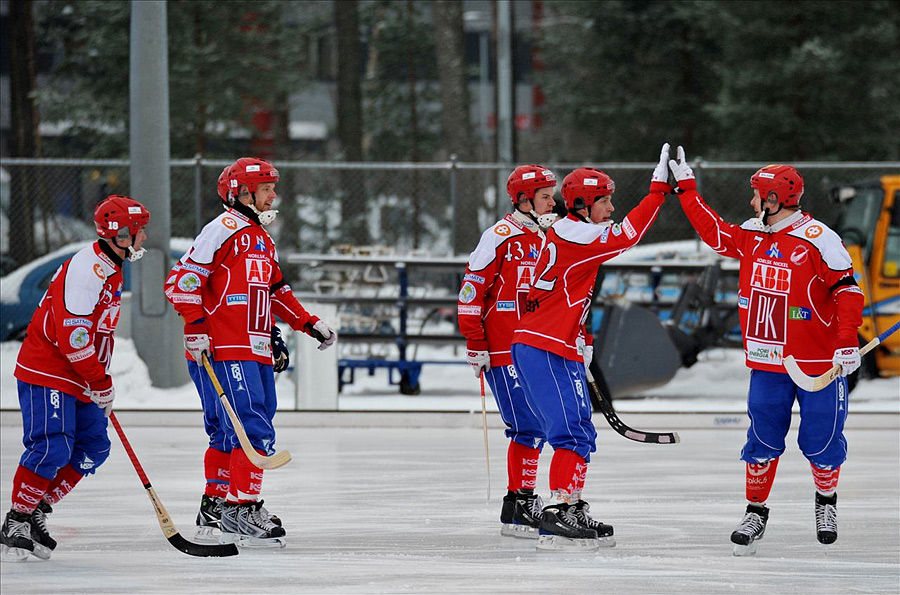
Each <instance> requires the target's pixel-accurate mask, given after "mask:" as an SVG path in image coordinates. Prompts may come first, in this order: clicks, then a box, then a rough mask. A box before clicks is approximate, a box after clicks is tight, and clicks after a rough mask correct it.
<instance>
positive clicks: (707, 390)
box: [0, 339, 900, 413]
mask: <svg viewBox="0 0 900 595" xmlns="http://www.w3.org/2000/svg"><path fill="white" fill-rule="evenodd" d="M20 345H21V343H18V342H14V341H10V342H6V343H0V409H18V397H17V394H16V383H15V378H14V377H13V375H12V374H13V370H14V369H15V360H16V355H17V354H18V350H19V346H20ZM463 357H464V356H463V354H462V351H461V350H460V351H458V352H457V353H455V354H454V351H453V348H450V347H446V348H436V347H426V346H422V347H420V348H419V352H418V358H419V359H422V360H452V359H457V360H460V361H461V360H462V358H463ZM110 372H111V374H112V376H113V378H114V381H115V386H116V408H117V409H120V410H124V409H187V410H198V409H199V408H200V402H199V399H198V397H197V395H196V392H195V391H194V387H193V385H192V384H186V385H184V386H181V387H178V388H172V389H158V388H154V387H152V386H150V377H149V374H148V372H147V366H146V365H145V364H144V362H143V361H142V360H141V359H140V358H139V357H138V356H137V352H136V351H135V348H134V343H133V342H132V341H131V340H128V339H117V340H116V348H115V351H114V353H113V360H112V366H111V370H110ZM748 382H749V372H748V370H747V368H746V367H745V366H744V359H743V353H742V352H741V351H740V350H737V349H711V350H708V351H706V352H704V353H701V354H700V361H699V362H698V363H697V364H695V365H694V366H693V367H691V368H684V369H681V370H679V371H678V372H677V373H676V375H675V378H674V379H673V380H672V381H671V382H669V383H668V384H667V385H665V386H663V387H660V388H656V389H652V390H649V391H646V393H645V394H644V395H643V396H642V398H627V399H619V400H617V403H616V407H617V409H618V410H619V411H620V412H636V413H637V412H648V413H649V412H684V413H696V412H721V413H742V412H744V411H745V408H746V394H747V385H748ZM420 384H421V386H422V393H421V394H420V395H415V396H404V395H401V394H399V391H398V389H397V387H396V386H389V385H388V380H387V371H386V370H378V371H377V372H376V373H375V375H374V376H371V377H370V376H369V375H368V373H366V372H365V371H360V372H358V373H357V374H356V382H355V383H354V384H352V385H349V386H346V387H344V392H343V393H342V394H341V395H340V397H339V400H338V408H339V410H341V411H481V396H480V392H479V385H478V382H477V381H476V379H475V377H474V376H473V375H472V373H471V371H470V370H469V367H468V366H464V365H429V364H426V365H425V366H423V368H422V376H421V378H420ZM276 386H277V388H278V394H279V402H280V407H279V408H280V409H281V410H290V409H293V408H294V402H295V390H294V382H293V379H292V376H291V375H290V374H281V375H279V377H278V379H277V383H276ZM488 407H489V411H497V408H496V405H494V403H493V399H491V398H490V395H488ZM851 407H852V411H856V412H884V413H900V378H884V379H878V380H869V381H863V382H861V383H860V384H859V386H858V387H857V388H856V390H854V391H853V393H852V395H851Z"/></svg>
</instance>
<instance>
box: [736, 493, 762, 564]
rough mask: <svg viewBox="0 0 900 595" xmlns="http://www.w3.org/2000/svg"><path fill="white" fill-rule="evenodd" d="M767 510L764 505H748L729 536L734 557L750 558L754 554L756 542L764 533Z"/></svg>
mask: <svg viewBox="0 0 900 595" xmlns="http://www.w3.org/2000/svg"><path fill="white" fill-rule="evenodd" d="M768 520H769V509H768V508H766V506H765V505H764V504H748V505H747V512H745V513H744V518H743V519H741V522H740V524H739V525H738V526H737V528H736V529H735V530H734V532H732V534H731V543H733V544H734V555H735V556H752V555H753V554H755V553H756V542H757V541H759V540H760V539H762V538H763V535H764V534H765V532H766V522H767V521H768Z"/></svg>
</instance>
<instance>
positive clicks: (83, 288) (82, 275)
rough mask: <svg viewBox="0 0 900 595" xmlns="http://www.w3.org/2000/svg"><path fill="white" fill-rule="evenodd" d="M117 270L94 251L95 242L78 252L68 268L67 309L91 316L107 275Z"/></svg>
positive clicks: (71, 312) (65, 296) (73, 312)
mask: <svg viewBox="0 0 900 595" xmlns="http://www.w3.org/2000/svg"><path fill="white" fill-rule="evenodd" d="M115 272H116V270H115V269H114V268H113V267H111V266H110V265H109V264H107V263H106V262H104V261H103V260H102V259H100V258H99V257H98V256H97V254H96V253H94V244H91V245H90V246H87V247H85V248H82V249H81V250H79V251H78V252H76V253H75V256H73V257H72V262H70V263H69V268H68V269H67V270H66V279H65V293H64V295H63V299H64V301H65V304H66V310H67V311H68V312H69V313H70V314H76V315H78V316H90V315H91V314H92V313H93V312H94V308H95V307H96V306H97V302H99V301H100V292H101V291H103V285H104V283H106V279H107V277H109V276H110V275H112V274H113V273H115Z"/></svg>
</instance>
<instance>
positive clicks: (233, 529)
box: [219, 501, 287, 548]
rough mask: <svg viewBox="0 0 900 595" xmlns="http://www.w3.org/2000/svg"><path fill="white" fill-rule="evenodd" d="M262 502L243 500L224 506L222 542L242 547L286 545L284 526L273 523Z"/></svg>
mask: <svg viewBox="0 0 900 595" xmlns="http://www.w3.org/2000/svg"><path fill="white" fill-rule="evenodd" d="M261 508H262V502H261V501H260V502H243V503H241V504H230V503H228V502H226V503H225V504H224V505H223V506H222V518H221V521H222V525H221V527H222V536H221V537H220V540H219V542H220V543H234V544H236V545H238V546H242V547H255V548H272V547H284V546H285V545H286V544H287V543H286V541H285V539H284V536H285V531H284V528H282V527H279V526H278V525H276V524H275V523H273V522H272V521H271V520H270V519H269V517H268V516H267V515H264V514H263V513H262V512H261V511H260V509H261Z"/></svg>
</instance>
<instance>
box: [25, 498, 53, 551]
mask: <svg viewBox="0 0 900 595" xmlns="http://www.w3.org/2000/svg"><path fill="white" fill-rule="evenodd" d="M51 512H53V508H52V507H51V506H50V504H48V503H47V502H45V501H43V500H41V503H40V504H38V506H37V508H35V509H34V512H32V513H31V539H32V540H33V541H34V551H33V552H32V553H33V554H34V555H35V556H37V557H38V558H41V559H42V560H49V559H50V554H51V553H52V552H53V550H55V549H56V540H55V539H53V538H52V537H50V532H49V531H48V530H47V515H48V514H50V513H51Z"/></svg>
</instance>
